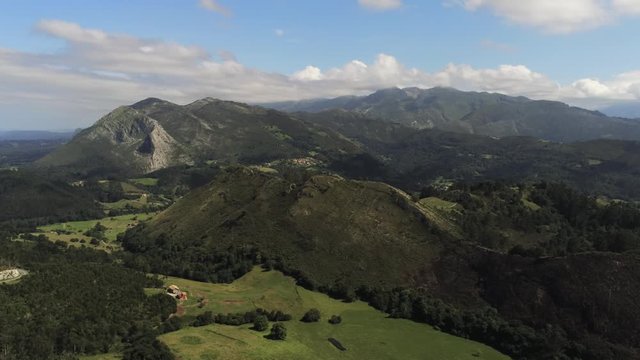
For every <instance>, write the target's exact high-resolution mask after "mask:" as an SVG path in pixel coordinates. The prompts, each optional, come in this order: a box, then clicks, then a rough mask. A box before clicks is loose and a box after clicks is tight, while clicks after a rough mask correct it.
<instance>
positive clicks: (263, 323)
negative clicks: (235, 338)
mask: <svg viewBox="0 0 640 360" xmlns="http://www.w3.org/2000/svg"><path fill="white" fill-rule="evenodd" d="M268 328H269V320H268V319H267V317H266V316H264V315H258V316H256V319H255V320H254V321H253V330H255V331H265V330H267V329H268Z"/></svg>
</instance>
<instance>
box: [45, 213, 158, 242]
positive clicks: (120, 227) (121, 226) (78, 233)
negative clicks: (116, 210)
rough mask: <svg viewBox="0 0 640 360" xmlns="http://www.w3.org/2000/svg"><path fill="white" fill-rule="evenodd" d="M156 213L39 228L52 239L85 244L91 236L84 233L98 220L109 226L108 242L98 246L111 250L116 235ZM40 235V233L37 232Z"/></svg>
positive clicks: (106, 233) (72, 222)
mask: <svg viewBox="0 0 640 360" xmlns="http://www.w3.org/2000/svg"><path fill="white" fill-rule="evenodd" d="M153 215H155V214H154V213H149V214H144V213H141V214H129V215H121V216H115V217H106V218H104V219H100V220H87V221H71V222H65V223H58V224H52V225H47V226H41V227H39V228H38V230H39V231H41V233H43V234H44V235H46V236H47V238H49V240H50V241H58V240H60V241H64V242H66V243H68V244H69V245H72V246H80V245H83V244H82V243H80V242H72V241H71V239H78V240H84V241H85V245H88V244H89V241H90V240H91V238H90V237H88V236H86V235H84V232H86V231H87V230H89V229H91V228H93V227H94V226H95V225H96V224H97V223H98V222H99V223H100V224H101V225H103V226H105V227H107V230H105V236H106V238H107V241H106V242H103V243H101V244H100V245H99V246H97V247H96V248H99V249H103V250H111V249H109V247H111V248H114V247H115V246H117V244H115V240H116V237H117V236H118V234H121V233H123V232H125V231H126V230H127V229H128V228H129V227H132V226H134V225H136V224H137V223H138V222H140V221H145V220H149V219H150V218H151V217H153ZM57 231H64V232H65V233H58V232H57ZM36 235H38V234H36Z"/></svg>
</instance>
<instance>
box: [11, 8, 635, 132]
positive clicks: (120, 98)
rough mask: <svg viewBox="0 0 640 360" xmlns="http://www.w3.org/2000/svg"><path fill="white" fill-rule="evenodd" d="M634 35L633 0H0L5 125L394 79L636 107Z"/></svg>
mask: <svg viewBox="0 0 640 360" xmlns="http://www.w3.org/2000/svg"><path fill="white" fill-rule="evenodd" d="M638 39H640V0H518V1H515V0H152V1H151V0H109V1H104V0H101V1H97V0H48V1H45V0H0V130H12V129H48V130H59V129H73V128H78V127H87V126H89V125H91V124H92V123H94V122H95V121H96V120H97V119H98V118H100V117H101V116H103V115H104V114H106V113H108V112H109V111H110V110H112V109H114V108H115V107H117V106H120V105H125V104H131V103H134V102H136V101H139V100H142V99H144V98H147V97H158V98H162V99H166V100H169V101H173V102H176V103H178V104H186V103H189V102H191V101H194V100H197V99H199V98H203V97H215V98H221V99H225V100H235V101H242V102H248V103H262V102H271V101H284V100H301V99H309V98H323V97H335V96H342V95H365V94H369V93H371V92H373V91H375V90H378V89H382V88H389V87H394V86H397V87H409V86H418V87H422V88H430V87H434V86H449V87H455V88H458V89H461V90H468V91H489V92H499V93H504V94H508V95H518V96H520V95H522V96H527V97H530V98H533V99H549V100H560V101H564V102H567V103H569V104H572V105H576V106H582V107H586V108H589V109H601V108H605V107H608V106H611V105H616V104H633V103H639V104H640V100H639V99H640V61H639V59H640V46H639V45H640V40H638Z"/></svg>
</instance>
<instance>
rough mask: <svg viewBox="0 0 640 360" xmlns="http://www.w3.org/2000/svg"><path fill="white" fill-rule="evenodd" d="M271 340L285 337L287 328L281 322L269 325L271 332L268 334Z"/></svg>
mask: <svg viewBox="0 0 640 360" xmlns="http://www.w3.org/2000/svg"><path fill="white" fill-rule="evenodd" d="M268 338H269V339H271V340H284V339H286V338H287V328H286V327H285V326H284V324H282V323H275V324H273V326H272V327H271V333H270V334H269V336H268Z"/></svg>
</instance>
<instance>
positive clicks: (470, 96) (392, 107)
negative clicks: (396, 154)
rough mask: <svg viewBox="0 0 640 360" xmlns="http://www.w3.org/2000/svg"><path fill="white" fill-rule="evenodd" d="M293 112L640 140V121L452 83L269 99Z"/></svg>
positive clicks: (554, 137)
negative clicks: (338, 112) (333, 112)
mask: <svg viewBox="0 0 640 360" xmlns="http://www.w3.org/2000/svg"><path fill="white" fill-rule="evenodd" d="M264 106H265V107H270V108H274V109H278V110H282V111H288V112H301V111H304V112H320V111H326V110H334V109H342V110H348V111H352V112H356V113H359V114H362V115H366V116H367V117H370V118H377V119H382V120H386V121H391V122H396V123H400V124H403V125H407V126H410V127H414V128H417V129H440V130H445V131H453V132H458V133H465V134H477V135H486V136H492V137H505V136H533V137H536V138H539V139H544V140H550V141H556V142H573V141H582V140H591V139H599V138H605V139H623V140H640V121H638V120H631V119H625V118H617V117H608V116H606V115H604V114H602V113H600V112H597V111H589V110H585V109H581V108H577V107H572V106H569V105H567V104H564V103H561V102H556V101H546V100H545V101H534V100H530V99H527V98H525V97H512V96H507V95H502V94H496V93H486V92H464V91H459V90H456V89H452V88H442V87H436V88H431V89H419V88H404V89H399V88H391V89H384V90H379V91H376V92H374V93H373V94H371V95H367V96H345V97H338V98H334V99H317V100H306V101H298V102H281V103H270V104H264Z"/></svg>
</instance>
